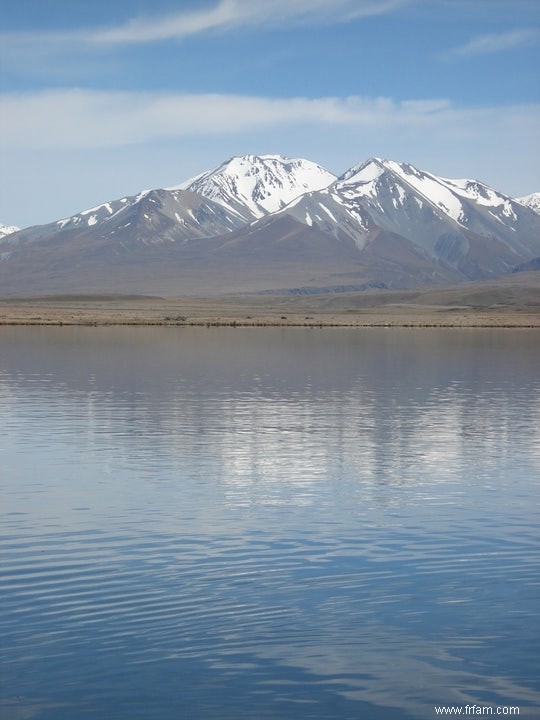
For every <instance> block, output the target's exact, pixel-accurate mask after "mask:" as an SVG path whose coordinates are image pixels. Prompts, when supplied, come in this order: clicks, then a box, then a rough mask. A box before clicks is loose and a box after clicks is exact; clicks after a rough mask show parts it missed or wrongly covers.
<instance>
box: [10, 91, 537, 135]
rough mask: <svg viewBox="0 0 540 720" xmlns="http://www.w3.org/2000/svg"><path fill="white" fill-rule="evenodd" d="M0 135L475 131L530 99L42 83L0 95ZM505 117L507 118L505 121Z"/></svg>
mask: <svg viewBox="0 0 540 720" xmlns="http://www.w3.org/2000/svg"><path fill="white" fill-rule="evenodd" d="M0 101H1V103H2V106H3V108H4V112H3V113H2V115H1V117H0V137H1V138H2V142H3V143H5V145H6V147H9V148H11V149H12V148H15V147H21V148H29V147H35V148H46V149H51V148H60V149H66V148H103V147H118V146H125V145H133V144H144V143H148V142H154V141H159V140H163V139H171V138H182V137H190V136H191V137H194V136H209V137H210V136H211V137H219V136H226V135H231V134H240V133H244V132H248V131H249V132H251V131H264V132H270V131H272V130H273V129H274V130H275V129H277V128H284V127H296V128H299V127H333V128H338V127H348V128H351V129H357V130H358V131H359V132H369V131H374V130H375V129H376V130H377V132H380V131H381V128H384V129H385V130H386V131H387V132H394V131H396V130H410V129H415V130H417V131H418V132H427V131H432V130H434V131H435V132H437V133H441V137H443V136H444V132H447V133H449V135H452V136H454V135H455V134H456V132H462V133H466V134H469V135H470V134H471V133H474V132H477V133H481V132H482V128H483V127H485V125H486V124H489V123H491V122H492V118H493V115H494V114H498V115H499V122H502V121H503V119H506V120H507V121H511V120H512V119H515V118H516V117H518V116H520V117H521V121H520V122H521V123H522V124H523V123H527V122H529V123H531V124H532V125H534V124H535V123H538V122H539V121H540V110H539V107H540V106H537V105H527V106H519V108H518V107H515V108H513V107H506V108H498V109H497V111H496V113H495V112H494V110H493V108H476V109H475V108H468V109H467V108H459V107H456V106H454V105H452V104H451V103H450V102H449V101H448V100H445V99H434V100H408V101H402V102H398V101H395V100H392V99H391V98H384V97H382V98H363V97H357V96H353V97H346V98H340V97H320V98H305V97H296V98H267V97H255V96H246V95H227V94H177V93H153V92H115V91H95V90H94V91H92V90H49V91H44V92H39V93H31V94H5V95H4V96H3V97H0ZM510 124H511V123H510Z"/></svg>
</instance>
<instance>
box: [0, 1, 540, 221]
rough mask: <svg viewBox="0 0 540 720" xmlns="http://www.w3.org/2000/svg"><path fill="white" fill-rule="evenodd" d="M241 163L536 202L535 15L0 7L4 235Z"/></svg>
mask: <svg viewBox="0 0 540 720" xmlns="http://www.w3.org/2000/svg"><path fill="white" fill-rule="evenodd" d="M246 154H281V155H285V156H287V157H305V158H308V159H310V160H313V161H315V162H318V163H320V164H321V165H323V166H324V167H326V168H327V169H328V170H330V171H332V172H334V173H336V174H338V175H339V174H341V173H343V172H345V170H347V169H348V168H349V167H350V166H352V165H354V164H356V163H358V162H361V161H363V160H366V159H368V158H369V157H372V156H377V157H383V158H388V159H392V160H397V161H400V162H410V163H412V164H413V165H415V166H417V167H418V168H420V169H422V170H427V171H430V172H433V173H435V174H438V175H442V176H443V177H450V178H463V177H471V178H475V179H479V180H481V181H483V182H485V183H487V184H488V185H491V186H492V187H494V188H496V189H498V190H500V191H502V192H504V193H506V194H508V195H511V196H521V195H526V194H529V193H532V192H535V191H540V3H539V2H538V0H92V2H76V1H75V2H74V0H46V1H45V0H17V2H12V0H0V168H1V172H0V223H3V224H7V225H17V226H19V227H27V226H29V225H33V224H41V223H46V222H52V221H54V220H58V219H60V218H63V217H66V216H69V215H73V214H75V213H76V212H78V211H81V210H83V209H86V208H90V207H93V206H95V205H97V204H99V203H102V202H105V201H107V200H113V199H116V198H120V197H124V196H126V195H132V194H136V193H138V192H139V191H141V190H144V189H150V188H158V187H169V186H174V185H178V184H179V183H180V182H182V181H183V180H185V179H187V178H189V177H191V176H192V175H195V174H198V173H200V172H202V171H204V170H207V169H211V168H213V167H216V166H218V165H219V164H220V163H221V162H223V161H224V160H226V159H228V158H229V157H232V156H234V155H246Z"/></svg>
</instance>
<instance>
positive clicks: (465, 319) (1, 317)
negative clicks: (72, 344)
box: [0, 274, 540, 328]
mask: <svg viewBox="0 0 540 720" xmlns="http://www.w3.org/2000/svg"><path fill="white" fill-rule="evenodd" d="M523 279H524V278H520V279H519V282H518V281H517V280H514V281H512V280H508V281H506V282H504V283H498V284H497V285H492V284H489V283H471V284H469V285H462V286H458V287H453V288H442V289H431V290H424V291H402V292H398V291H396V292H388V291H386V292H385V291H378V292H365V293H336V294H332V293H328V294H321V295H292V294H279V293H275V294H261V295H245V296H235V297H232V296H229V297H219V298H217V297H216V298H192V297H189V298H174V299H172V298H162V297H149V296H137V295H129V296H128V295H122V296H120V295H78V296H76V295H71V296H67V295H63V296H49V297H40V298H8V299H4V300H0V325H163V326H183V325H202V326H205V325H207V326H233V327H240V326H246V327H249V326H300V327H311V326H313V327H321V326H326V327H330V326H337V327H339V326H342V327H379V326H381V327H388V326H391V327H423V326H432V327H530V328H538V327H540V286H539V285H538V284H537V275H536V274H532V277H531V278H530V282H527V283H524V282H523Z"/></svg>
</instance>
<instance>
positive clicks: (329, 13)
mask: <svg viewBox="0 0 540 720" xmlns="http://www.w3.org/2000/svg"><path fill="white" fill-rule="evenodd" d="M412 2H418V0H219V2H218V3H217V4H216V5H214V6H213V7H210V8H205V9H203V10H198V11H195V12H193V11H188V12H186V11H183V12H177V13H173V14H170V15H166V16H159V17H155V18H152V17H139V18H135V19H132V20H130V21H128V22H126V23H124V24H122V25H119V26H117V27H113V28H108V29H105V30H102V31H99V32H96V33H94V34H92V35H91V36H90V39H91V40H92V41H94V42H97V43H136V42H154V41H159V40H168V39H173V38H183V37H186V36H188V35H195V34H197V33H202V32H206V31H209V30H220V31H229V30H233V29H235V28H240V27H246V26H258V25H266V26H274V27H278V26H284V25H285V26H288V27H290V26H291V25H302V24H313V23H320V22H324V23H332V24H335V23H341V22H346V21H347V20H352V19H355V18H361V17H369V16H373V15H381V14H384V13H387V12H391V11H392V10H395V9H396V8H398V7H400V6H403V5H408V4H411V3H412Z"/></svg>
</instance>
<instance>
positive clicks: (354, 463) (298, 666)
mask: <svg viewBox="0 0 540 720" xmlns="http://www.w3.org/2000/svg"><path fill="white" fill-rule="evenodd" d="M0 427H1V429H2V432H1V436H0V472H1V481H2V491H1V492H2V548H1V552H2V565H1V575H2V580H1V581H2V589H1V598H2V599H1V610H2V613H1V618H0V636H1V638H2V640H1V648H0V658H1V660H0V662H1V674H2V683H1V699H0V717H2V720H22V719H25V720H26V719H29V718H32V719H34V720H74V719H75V718H77V720H79V719H81V718H83V719H84V718H93V719H94V718H95V719H101V718H106V719H107V720H124V719H125V720H138V719H140V720H143V719H144V720H173V719H174V720H177V719H181V720H183V719H184V718H189V719H194V720H198V719H200V720H207V719H212V720H214V719H215V720H217V719H218V718H219V720H223V719H231V720H244V719H245V720H248V719H249V720H252V719H253V720H258V719H259V718H260V719H267V718H268V719H269V718H272V719H273V720H306V719H308V718H309V719H313V720H321V719H325V720H348V719H351V720H353V719H354V720H357V719H358V718H367V719H369V720H395V719H398V720H399V719H400V718H410V719H422V718H433V717H436V716H437V713H436V710H435V706H442V705H445V706H460V707H462V708H464V707H465V706H466V705H469V706H471V705H473V704H476V705H477V706H486V707H487V706H490V707H493V708H496V707H504V708H507V707H509V706H513V707H515V706H517V707H519V708H520V716H521V717H537V718H538V717H540V680H539V678H540V662H539V647H540V622H539V613H538V611H539V607H540V587H539V586H540V553H539V545H540V543H539V534H540V533H539V527H540V523H539V520H540V510H539V494H538V484H539V479H540V332H538V331H536V330H517V329H505V330H493V329H491V330H487V329H485V330H481V329H468V330H459V329H430V328H425V329H389V328H372V329H369V328H366V329H310V328H302V329H293V328H281V329H280V328H236V329H235V328H187V327H186V328H159V327H155V328H136V327H133V328H125V327H124V328H120V327H116V328H112V327H111V328H97V327H96V328H94V327H87V328H83V327H79V328H69V327H58V328H47V327H33V328H31V327H2V328H0ZM463 714H465V710H463Z"/></svg>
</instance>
